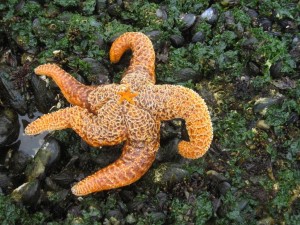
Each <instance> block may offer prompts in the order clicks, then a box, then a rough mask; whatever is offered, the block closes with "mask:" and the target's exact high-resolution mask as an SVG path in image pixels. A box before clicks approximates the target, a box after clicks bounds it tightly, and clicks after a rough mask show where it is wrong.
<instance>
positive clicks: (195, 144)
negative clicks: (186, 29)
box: [137, 85, 213, 159]
mask: <svg viewBox="0 0 300 225" xmlns="http://www.w3.org/2000/svg"><path fill="white" fill-rule="evenodd" d="M137 101H139V103H140V104H141V107H143V108H145V109H147V110H148V111H149V112H151V114H152V115H154V116H155V117H156V118H157V119H158V120H171V119H175V118H182V119H184V120H185V122H186V129H187V131H188V135H189V141H181V142H180V143H179V145H178V150H179V153H180V154H181V155H182V156H183V157H186V158H191V159H195V158H199V157H201V156H202V155H204V154H205V152H206V151H207V150H208V149H209V146H210V144H211V142H212V138H213V128H212V123H211V118H210V115H209V112H208V108H207V106H206V104H205V102H204V100H203V99H202V98H201V97H200V96H199V95H198V94H197V93H196V92H194V91H193V90H191V89H188V88H185V87H182V86H175V85H156V86H152V87H149V88H148V89H145V91H144V92H142V93H140V95H139V96H138V99H137Z"/></svg>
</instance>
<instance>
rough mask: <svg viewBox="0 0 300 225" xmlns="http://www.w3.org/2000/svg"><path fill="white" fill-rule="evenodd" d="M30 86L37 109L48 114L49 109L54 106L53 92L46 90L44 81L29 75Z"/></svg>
mask: <svg viewBox="0 0 300 225" xmlns="http://www.w3.org/2000/svg"><path fill="white" fill-rule="evenodd" d="M31 86H32V88H33V93H34V99H35V101H36V104H35V105H36V107H37V109H38V110H39V111H40V112H42V113H48V112H49V110H50V108H51V107H52V106H53V105H54V104H55V94H54V91H53V90H52V89H49V88H47V84H46V82H45V81H43V80H42V79H40V78H39V77H38V76H36V75H33V74H32V75H31Z"/></svg>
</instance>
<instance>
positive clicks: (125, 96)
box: [118, 87, 138, 104]
mask: <svg viewBox="0 0 300 225" xmlns="http://www.w3.org/2000/svg"><path fill="white" fill-rule="evenodd" d="M118 94H119V95H120V99H119V104H121V103H122V102H123V101H124V100H126V101H127V102H129V103H130V104H134V100H133V98H134V97H136V96H137V95H138V93H136V92H131V90H130V88H129V87H127V88H124V91H120V92H118Z"/></svg>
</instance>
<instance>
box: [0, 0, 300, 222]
mask: <svg viewBox="0 0 300 225" xmlns="http://www.w3.org/2000/svg"><path fill="white" fill-rule="evenodd" d="M299 16H300V15H299V3H298V1H293V0H289V1H258V2H257V1H247V2H246V1H235V0H224V1H202V2H199V1H185V2H182V1H129V0H123V1H106V0H97V1H90V0H87V1H77V0H74V1H62V0H55V1H23V0H21V1H6V2H2V3H0V18H1V19H0V25H1V26H0V100H1V101H0V107H1V109H0V137H1V138H0V139H1V140H0V221H1V222H2V223H3V224H46V223H54V224H56V223H65V224H93V223H97V224H98V223H99V224H244V223H247V224H300V218H299V212H300V207H299V205H300V204H299V201H300V200H299V192H300V191H299V180H300V177H299V159H300V153H299V149H300V147H299V146H300V141H299V135H300V120H299V118H300V109H299V99H300V93H299V90H300V83H299V78H300V76H299V74H300V57H299V56H300V41H299V40H300V38H299V28H300V25H299V19H298V18H299ZM126 31H142V32H144V33H146V34H147V35H148V36H149V37H150V39H151V40H152V42H153V45H154V48H155V51H156V73H157V77H156V78H157V81H158V83H159V84H166V83H168V84H180V85H185V86H187V87H189V88H192V89H193V90H195V91H196V92H198V93H199V94H200V95H201V96H202V97H203V98H204V99H205V101H206V102H207V104H208V107H209V111H210V112H211V116H212V120H213V124H214V136H215V138H214V141H213V144H212V146H211V149H210V151H209V152H208V153H207V154H206V155H205V156H204V157H203V158H201V159H198V160H188V159H183V158H182V157H181V156H180V155H179V154H178V142H179V141H180V140H181V139H184V140H188V136H186V131H185V128H184V123H183V122H182V121H180V120H178V121H177V120H176V121H172V122H170V121H166V122H164V123H162V126H161V147H160V150H159V153H158V154H157V157H156V160H155V162H154V164H153V166H152V167H151V169H150V170H149V171H148V173H147V174H146V175H145V176H144V177H143V178H142V179H141V180H139V181H137V182H135V183H134V184H132V185H130V186H127V187H123V188H118V189H115V190H109V191H103V192H100V193H97V194H93V195H90V196H86V197H82V198H77V197H75V196H73V195H72V194H71V192H70V188H71V187H72V185H73V184H75V183H76V182H78V181H80V180H81V179H83V178H84V177H86V176H87V175H90V174H92V173H93V172H95V171H97V170H98V169H100V168H103V167H105V166H106V165H108V164H110V163H112V162H114V161H115V160H116V159H117V158H118V157H119V155H120V154H121V148H122V144H120V145H118V146H113V147H103V148H91V147H89V146H87V145H86V143H84V142H83V141H82V140H80V139H79V137H78V136H77V135H76V134H74V132H73V131H70V130H63V131H56V132H52V133H51V134H50V135H49V136H47V138H45V134H43V135H44V136H37V137H30V138H29V137H25V136H24V134H23V129H24V127H26V125H27V124H28V123H29V122H30V121H32V120H33V119H35V118H37V117H38V116H40V115H41V113H39V112H42V113H48V112H49V111H55V110H58V109H59V108H64V107H68V103H67V102H66V101H65V100H64V98H62V95H61V92H60V90H59V89H58V88H57V86H55V85H54V83H53V82H52V81H51V80H49V79H48V80H47V79H46V81H44V80H42V79H40V77H37V76H35V75H34V73H33V70H34V68H35V67H36V66H37V65H39V64H42V63H56V64H58V65H60V66H62V67H63V68H64V69H66V71H68V72H69V73H71V74H72V75H74V77H76V78H77V79H78V80H80V82H83V83H85V84H88V85H90V84H92V85H93V84H95V85H99V84H107V83H111V82H112V80H113V81H119V80H120V76H121V74H122V73H123V72H124V70H126V68H127V66H128V63H129V61H130V58H131V53H130V52H128V53H126V54H125V56H124V57H123V58H122V60H121V62H120V63H119V64H117V65H112V64H111V63H110V62H109V57H108V52H109V48H110V46H111V43H112V42H113V40H115V38H116V37H118V36H119V35H120V34H122V33H124V32H126ZM37 111H39V112H37ZM18 114H19V115H18ZM18 117H19V120H18ZM31 142H35V145H34V146H33V145H31ZM36 144H37V145H36ZM36 152H37V153H36ZM11 212H14V213H13V214H12V213H11Z"/></svg>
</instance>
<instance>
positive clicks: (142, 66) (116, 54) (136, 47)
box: [109, 32, 155, 84]
mask: <svg viewBox="0 0 300 225" xmlns="http://www.w3.org/2000/svg"><path fill="white" fill-rule="evenodd" d="M128 49H131V50H132V52H133V55H132V59H131V61H130V66H129V67H128V69H127V71H126V72H125V74H124V76H123V79H124V78H126V76H127V75H129V74H136V73H138V75H139V77H134V78H132V79H140V78H142V77H143V76H145V77H146V78H147V79H148V82H151V83H153V84H154V83H155V72H154V69H155V52H154V49H153V46H152V43H151V41H150V39H149V38H148V37H147V36H146V35H144V34H143V33H139V32H127V33H125V34H123V35H121V36H120V37H118V38H117V39H116V40H115V41H114V43H113V44H112V46H111V49H110V53H109V54H110V61H111V62H113V63H117V62H119V60H120V58H121V57H122V55H123V53H124V52H125V51H126V50H128ZM129 76H130V75H129ZM123 79H122V80H123ZM126 79H129V80H131V79H130V78H129V77H127V78H126ZM141 80H143V79H141Z"/></svg>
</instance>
